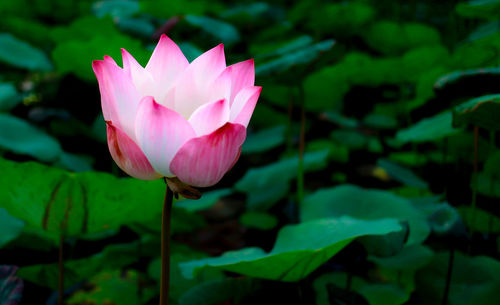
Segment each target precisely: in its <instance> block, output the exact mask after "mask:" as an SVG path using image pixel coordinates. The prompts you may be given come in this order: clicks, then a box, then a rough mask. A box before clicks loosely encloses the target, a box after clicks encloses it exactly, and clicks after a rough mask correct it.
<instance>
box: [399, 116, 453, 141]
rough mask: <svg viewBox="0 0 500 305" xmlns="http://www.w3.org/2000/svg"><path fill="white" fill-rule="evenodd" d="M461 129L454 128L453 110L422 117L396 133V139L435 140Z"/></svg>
mask: <svg viewBox="0 0 500 305" xmlns="http://www.w3.org/2000/svg"><path fill="white" fill-rule="evenodd" d="M459 131H460V129H456V128H453V126H452V114H451V112H450V111H446V112H443V113H440V114H437V115H435V116H432V117H429V118H425V119H422V120H421V121H419V122H417V123H416V124H414V125H412V126H410V127H408V128H405V129H401V130H399V131H398V132H397V134H396V141H398V143H399V144H405V143H409V142H415V143H420V142H428V141H435V140H439V139H442V138H444V137H447V136H449V135H452V134H454V133H457V132H459Z"/></svg>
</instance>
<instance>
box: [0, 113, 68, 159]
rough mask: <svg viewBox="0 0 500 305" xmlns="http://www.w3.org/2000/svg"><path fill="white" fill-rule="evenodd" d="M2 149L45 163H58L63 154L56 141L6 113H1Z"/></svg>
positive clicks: (0, 134) (0, 139)
mask: <svg viewBox="0 0 500 305" xmlns="http://www.w3.org/2000/svg"><path fill="white" fill-rule="evenodd" d="M13 131H15V132H13ZM0 148H3V149H6V150H10V151H12V152H14V153H17V154H21V155H29V156H32V157H33V158H36V159H38V160H41V161H44V162H53V161H56V160H57V159H58V158H59V157H60V155H61V153H62V150H61V146H60V145H59V143H58V142H57V140H56V139H54V138H52V137H51V136H49V135H47V134H46V133H44V132H43V131H41V130H39V129H37V128H36V127H34V126H32V125H31V124H29V123H28V122H26V121H24V120H22V119H19V118H16V117H14V116H11V115H9V114H5V113H0Z"/></svg>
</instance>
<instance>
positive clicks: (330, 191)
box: [300, 184, 430, 244]
mask: <svg viewBox="0 0 500 305" xmlns="http://www.w3.org/2000/svg"><path fill="white" fill-rule="evenodd" d="M343 215H348V216H350V217H354V218H358V219H365V220H375V219H384V218H396V219H399V220H401V221H408V223H409V226H410V235H409V237H408V241H407V243H408V244H417V243H421V242H422V241H424V240H425V239H426V238H427V236H428V235H429V233H430V228H429V226H428V224H427V220H426V217H425V215H423V214H422V213H421V212H420V211H419V210H417V209H416V208H414V207H413V205H412V204H411V202H410V201H408V200H407V199H405V198H403V197H399V196H397V195H394V194H392V193H391V192H388V191H383V190H376V189H363V188H361V187H358V186H355V185H349V184H346V185H340V186H336V187H332V188H327V189H320V190H318V191H316V192H315V193H312V194H311V195H309V196H307V197H306V198H305V199H304V202H303V204H302V206H301V209H300V219H301V220H302V221H309V220H312V219H319V218H324V217H340V216H343Z"/></svg>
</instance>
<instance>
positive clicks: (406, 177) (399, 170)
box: [377, 159, 429, 189]
mask: <svg viewBox="0 0 500 305" xmlns="http://www.w3.org/2000/svg"><path fill="white" fill-rule="evenodd" d="M377 165H378V166H380V167H382V168H383V169H384V170H385V171H386V172H387V174H389V176H391V177H392V178H393V179H395V180H397V181H399V182H401V183H402V184H404V185H407V186H412V187H416V188H420V189H426V188H428V187H429V186H428V185H427V182H425V181H424V180H422V179H420V178H419V177H418V176H417V175H415V174H414V173H413V172H412V171H411V170H409V169H407V168H404V167H402V166H400V165H399V164H397V163H394V162H391V161H389V160H386V159H379V160H378V161H377Z"/></svg>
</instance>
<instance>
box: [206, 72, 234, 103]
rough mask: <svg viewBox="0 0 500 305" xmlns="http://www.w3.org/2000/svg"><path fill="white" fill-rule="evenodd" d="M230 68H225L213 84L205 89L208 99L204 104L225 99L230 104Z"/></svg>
mask: <svg viewBox="0 0 500 305" xmlns="http://www.w3.org/2000/svg"><path fill="white" fill-rule="evenodd" d="M231 78H232V68H231V67H227V68H226V69H224V70H223V71H222V73H221V74H220V75H219V76H218V77H217V78H216V79H215V80H214V82H213V83H212V84H211V85H210V86H209V87H208V88H207V89H208V90H207V93H206V94H207V95H208V98H207V99H206V101H204V103H207V102H214V101H218V100H221V99H226V100H228V102H230V97H231V81H232V79H231Z"/></svg>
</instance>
